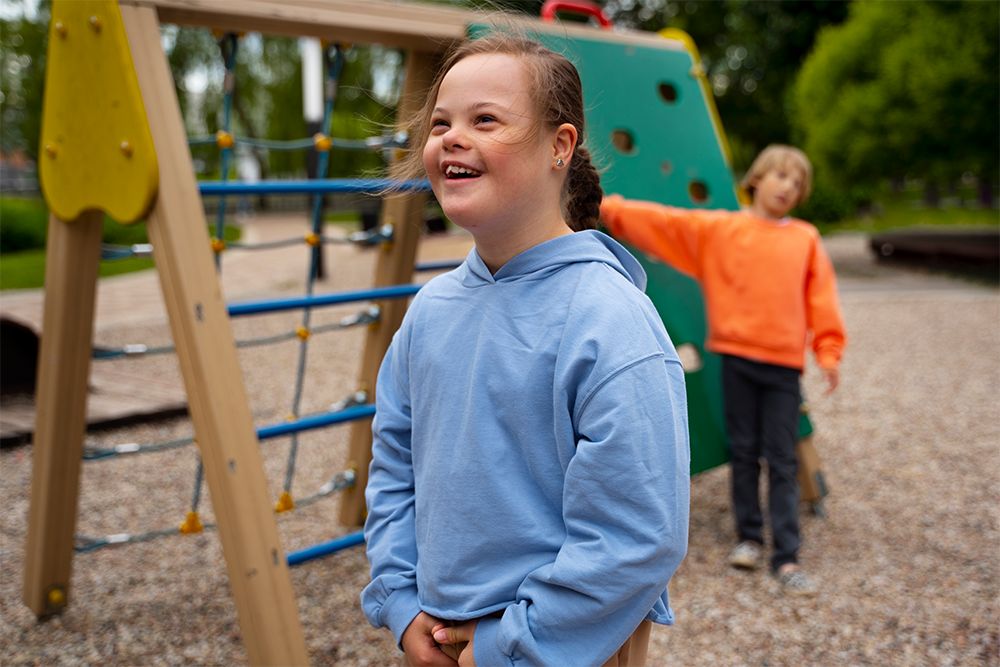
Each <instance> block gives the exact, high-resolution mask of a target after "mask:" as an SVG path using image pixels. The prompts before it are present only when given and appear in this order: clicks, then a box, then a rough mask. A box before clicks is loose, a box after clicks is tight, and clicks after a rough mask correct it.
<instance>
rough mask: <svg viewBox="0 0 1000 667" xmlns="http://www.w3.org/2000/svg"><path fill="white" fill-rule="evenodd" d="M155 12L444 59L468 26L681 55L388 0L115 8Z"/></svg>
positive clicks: (610, 33) (189, 21) (258, 0)
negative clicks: (512, 29) (546, 34)
mask: <svg viewBox="0 0 1000 667" xmlns="http://www.w3.org/2000/svg"><path fill="white" fill-rule="evenodd" d="M119 2H120V3H121V4H123V5H124V4H135V5H141V6H149V7H155V8H156V10H157V12H158V13H159V16H160V20H161V21H162V22H163V23H175V24H178V25H188V26H202V27H207V28H212V29H215V30H223V31H234V32H262V33H266V34H270V35H285V36H289V37H299V36H309V37H318V38H320V39H325V40H327V41H331V42H335V41H340V42H346V43H351V44H355V43H357V44H382V45H385V46H391V47H396V48H402V49H407V50H415V51H427V52H432V53H433V52H437V53H440V52H443V51H445V50H447V49H448V48H449V47H450V46H451V45H453V44H454V43H455V42H457V41H460V40H462V39H464V38H465V34H466V28H467V27H468V26H469V24H471V23H485V24H491V25H494V26H497V27H498V28H514V29H521V30H528V31H539V32H546V33H555V34H559V35H564V36H567V37H570V38H576V39H591V40H598V41H607V42H618V43H625V44H642V45H645V46H651V47H654V48H661V49H674V50H683V48H684V46H683V45H682V44H681V43H680V42H677V41H676V40H672V39H664V38H663V37H661V36H659V35H657V34H655V33H648V32H638V31H634V30H598V29H596V28H594V27H592V26H589V25H586V24H580V23H561V22H558V21H556V22H553V23H544V22H542V21H541V20H539V19H533V18H530V17H526V16H525V15H523V14H517V13H512V12H508V13H501V12H486V11H476V10H470V9H460V8H457V7H447V6H442V5H437V4H431V3H426V2H425V3H420V2H394V1H393V2H390V1H388V0H240V1H239V2H235V1H234V2H222V1H220V0H119Z"/></svg>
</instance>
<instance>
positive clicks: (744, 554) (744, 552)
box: [729, 540, 761, 570]
mask: <svg viewBox="0 0 1000 667" xmlns="http://www.w3.org/2000/svg"><path fill="white" fill-rule="evenodd" d="M760 560H761V545H759V544H757V543H756V542H752V541H750V540H744V541H743V542H740V543H739V544H737V545H736V547H735V548H734V549H733V550H732V551H730V552H729V564H730V565H732V566H733V567H738V568H740V569H743V570H756V569H757V568H759V567H760Z"/></svg>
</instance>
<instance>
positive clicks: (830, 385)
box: [823, 368, 840, 396]
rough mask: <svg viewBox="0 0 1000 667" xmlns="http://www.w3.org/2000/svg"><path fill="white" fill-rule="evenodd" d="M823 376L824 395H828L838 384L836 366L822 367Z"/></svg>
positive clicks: (838, 372)
mask: <svg viewBox="0 0 1000 667" xmlns="http://www.w3.org/2000/svg"><path fill="white" fill-rule="evenodd" d="M823 377H824V378H826V393H825V395H826V396H829V395H830V394H832V393H833V392H834V390H836V388H837V385H839V384H840V371H839V370H837V369H836V368H824V369H823Z"/></svg>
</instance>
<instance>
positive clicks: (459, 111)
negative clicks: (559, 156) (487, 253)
mask: <svg viewBox="0 0 1000 667" xmlns="http://www.w3.org/2000/svg"><path fill="white" fill-rule="evenodd" d="M530 87H531V80H530V77H529V76H528V73H527V71H526V68H525V65H524V63H523V61H522V60H520V59H519V58H516V57H513V56H508V55H503V54H495V53H491V54H478V55H473V56H469V57H467V58H463V59H462V60H460V61H459V62H458V63H456V64H455V65H454V66H453V67H452V68H451V69H450V70H449V71H448V73H447V74H446V75H445V77H444V79H443V80H442V82H441V86H440V88H439V90H438V96H437V100H436V101H435V105H434V111H433V113H432V115H431V119H430V123H431V129H430V134H429V136H428V138H427V143H426V144H424V150H423V163H424V168H425V169H426V171H427V175H428V178H429V179H430V182H431V186H432V187H433V189H434V194H435V195H436V196H437V199H438V201H439V202H440V203H441V207H442V208H443V209H444V212H445V214H446V215H447V216H448V218H449V219H451V220H452V221H453V222H455V224H457V225H459V226H461V227H463V228H465V229H468V230H469V231H471V232H472V233H473V235H477V234H479V233H483V234H494V235H495V234H496V233H497V232H498V231H500V232H502V231H503V230H505V229H509V228H510V225H511V224H529V223H530V222H531V219H532V214H534V215H535V216H537V215H538V212H539V211H543V210H551V204H552V201H553V199H554V201H555V202H556V203H557V204H558V200H559V193H560V189H561V183H562V181H561V180H560V179H558V178H556V177H554V170H553V169H552V165H553V163H554V162H555V155H554V151H555V149H554V147H553V144H552V141H550V139H551V137H550V136H549V135H550V134H553V133H552V132H548V131H547V130H545V129H544V128H541V127H539V123H538V118H537V115H538V114H537V111H536V109H535V104H534V102H533V100H532V96H531V93H530ZM546 206H548V207H549V208H546Z"/></svg>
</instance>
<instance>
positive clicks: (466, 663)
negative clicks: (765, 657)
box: [433, 621, 479, 667]
mask: <svg viewBox="0 0 1000 667" xmlns="http://www.w3.org/2000/svg"><path fill="white" fill-rule="evenodd" d="M478 623H479V621H468V622H467V623H461V624H459V625H452V626H447V625H445V624H444V623H439V624H438V625H436V626H434V630H433V635H434V641H436V642H437V643H438V644H465V646H464V647H463V648H462V649H461V650H462V652H461V653H460V654H459V656H458V665H459V667H476V658H475V651H473V649H472V639H473V637H475V636H476V625H478Z"/></svg>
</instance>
